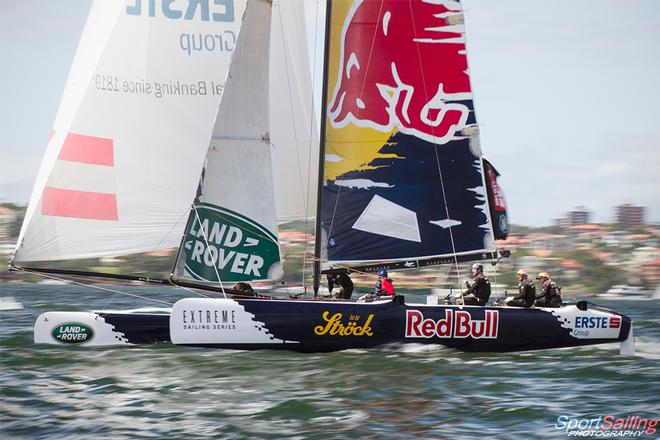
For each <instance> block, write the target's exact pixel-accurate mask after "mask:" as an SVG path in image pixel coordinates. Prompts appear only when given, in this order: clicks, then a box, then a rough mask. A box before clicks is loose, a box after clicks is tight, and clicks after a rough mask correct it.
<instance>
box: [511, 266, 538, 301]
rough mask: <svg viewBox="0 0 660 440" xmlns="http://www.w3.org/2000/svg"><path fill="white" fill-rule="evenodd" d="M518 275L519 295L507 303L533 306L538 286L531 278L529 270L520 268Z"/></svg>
mask: <svg viewBox="0 0 660 440" xmlns="http://www.w3.org/2000/svg"><path fill="white" fill-rule="evenodd" d="M516 276H517V277H518V295H516V296H514V297H513V298H511V300H510V301H508V302H507V303H506V305H507V306H511V307H526V308H529V307H532V306H533V305H534V300H535V299H536V287H535V286H534V283H533V282H532V280H530V279H529V271H528V270H527V269H520V270H519V271H518V272H517V273H516Z"/></svg>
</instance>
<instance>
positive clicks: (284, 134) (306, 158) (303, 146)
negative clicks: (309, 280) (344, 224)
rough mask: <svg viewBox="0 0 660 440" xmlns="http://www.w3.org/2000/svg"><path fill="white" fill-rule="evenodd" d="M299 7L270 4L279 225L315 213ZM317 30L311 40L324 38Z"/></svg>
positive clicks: (313, 124)
mask: <svg viewBox="0 0 660 440" xmlns="http://www.w3.org/2000/svg"><path fill="white" fill-rule="evenodd" d="M304 3H305V2H296V1H290V0H279V1H275V2H273V14H272V26H271V33H270V135H271V143H272V147H273V169H274V178H275V198H276V200H277V217H278V220H279V221H280V222H287V221H292V220H300V219H304V218H309V217H313V216H314V215H315V213H316V192H317V191H316V185H317V180H318V171H317V170H318V160H319V159H318V151H319V148H318V145H319V140H318V130H317V121H316V118H315V117H314V110H313V101H312V100H313V91H312V75H311V73H310V62H309V55H308V47H307V41H308V37H307V35H306V32H305V13H304V7H305V4H304ZM307 6H310V5H309V4H308V5H307ZM317 7H318V6H317ZM317 32H318V34H317V35H316V37H317V38H323V33H322V32H321V31H317ZM311 37H313V36H311ZM319 86H320V85H319Z"/></svg>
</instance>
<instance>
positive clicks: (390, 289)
mask: <svg viewBox="0 0 660 440" xmlns="http://www.w3.org/2000/svg"><path fill="white" fill-rule="evenodd" d="M380 290H381V292H385V293H386V294H388V295H394V285H393V284H392V280H391V279H389V278H381V279H380Z"/></svg>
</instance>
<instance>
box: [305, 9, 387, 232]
mask: <svg viewBox="0 0 660 440" xmlns="http://www.w3.org/2000/svg"><path fill="white" fill-rule="evenodd" d="M384 3H385V2H384V0H381V2H380V9H379V10H378V21H377V22H376V26H374V33H373V35H372V36H371V46H370V48H369V57H368V58H367V66H366V70H365V72H364V77H363V78H362V85H361V86H360V99H362V95H363V94H364V87H365V85H366V82H367V75H368V74H369V68H370V67H371V57H372V55H373V52H374V46H375V45H376V34H377V33H378V29H379V28H380V18H381V12H382V11H383V5H384ZM326 32H327V30H326ZM360 111H361V109H360V108H359V107H358V110H357V115H356V116H355V117H356V118H358V119H359V117H360ZM319 160H320V158H319ZM340 181H341V179H340ZM337 186H339V190H338V191H337V197H336V199H335V204H334V206H333V208H332V217H331V219H330V228H329V229H328V239H329V238H330V237H331V236H332V229H333V226H334V222H335V217H336V214H337V206H338V205H339V198H340V197H341V190H342V186H341V185H337ZM319 202H320V201H319ZM317 203H318V202H317Z"/></svg>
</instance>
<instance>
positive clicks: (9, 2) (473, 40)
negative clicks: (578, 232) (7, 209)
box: [0, 0, 660, 226]
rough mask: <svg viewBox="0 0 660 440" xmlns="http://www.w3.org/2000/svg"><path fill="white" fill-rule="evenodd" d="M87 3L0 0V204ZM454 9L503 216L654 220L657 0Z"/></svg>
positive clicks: (54, 90)
mask: <svg viewBox="0 0 660 440" xmlns="http://www.w3.org/2000/svg"><path fill="white" fill-rule="evenodd" d="M309 1H310V3H311V4H312V8H313V9H316V8H315V3H314V1H313V0H309ZM90 4H91V0H20V1H16V0H0V11H2V12H1V13H0V130H1V132H0V202H14V203H18V204H25V203H27V201H28V200H29V197H30V192H31V189H32V184H33V182H34V179H35V177H36V173H37V171H38V167H39V163H40V160H41V155H42V153H43V151H44V149H45V146H46V140H47V138H48V134H49V132H50V129H51V126H52V123H53V121H54V119H55V113H56V112H57V107H58V104H59V100H60V98H61V95H62V91H63V90H64V84H65V81H66V78H67V75H68V71H69V68H70V67H71V62H72V60H73V56H74V53H75V49H76V47H77V44H78V39H79V38H80V34H81V32H82V29H83V26H84V24H85V20H86V17H87V13H88V11H89V7H90ZM463 7H464V9H465V20H466V28H467V50H468V60H469V68H470V75H471V79H472V88H473V92H474V96H475V106H476V112H477V120H478V122H479V125H480V128H481V144H482V150H483V152H484V154H485V157H486V158H488V159H489V160H490V161H491V162H492V163H493V164H494V165H495V167H496V168H497V169H498V171H499V172H500V173H501V174H502V176H501V178H500V183H501V185H502V187H503V189H504V191H505V194H506V197H507V202H508V205H509V217H510V220H511V222H512V223H514V224H521V225H528V226H545V225H550V224H552V222H553V220H554V219H555V218H558V217H559V216H561V215H562V213H564V212H566V211H568V210H570V209H572V208H574V207H576V206H586V207H587V208H589V209H590V210H591V211H592V212H593V220H594V221H598V222H608V221H611V220H612V217H613V215H612V214H613V206H615V205H617V204H620V203H633V204H638V205H642V206H647V207H648V208H649V209H648V211H647V220H648V221H650V222H660V123H659V119H660V104H659V103H660V85H658V81H659V79H660V20H658V17H660V1H657V0H627V1H626V2H622V1H620V0H618V1H615V0H572V1H559V0H558V1H554V2H548V1H546V0H498V1H493V0H463ZM321 9H322V8H321ZM319 21H320V22H322V20H319ZM313 22H314V20H313V15H312V19H311V20H310V23H313ZM312 39H313V36H312V37H310V41H311V40H312ZM318 53H320V52H318ZM316 70H317V71H319V72H320V70H321V69H316ZM316 83H317V84H318V82H316Z"/></svg>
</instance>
